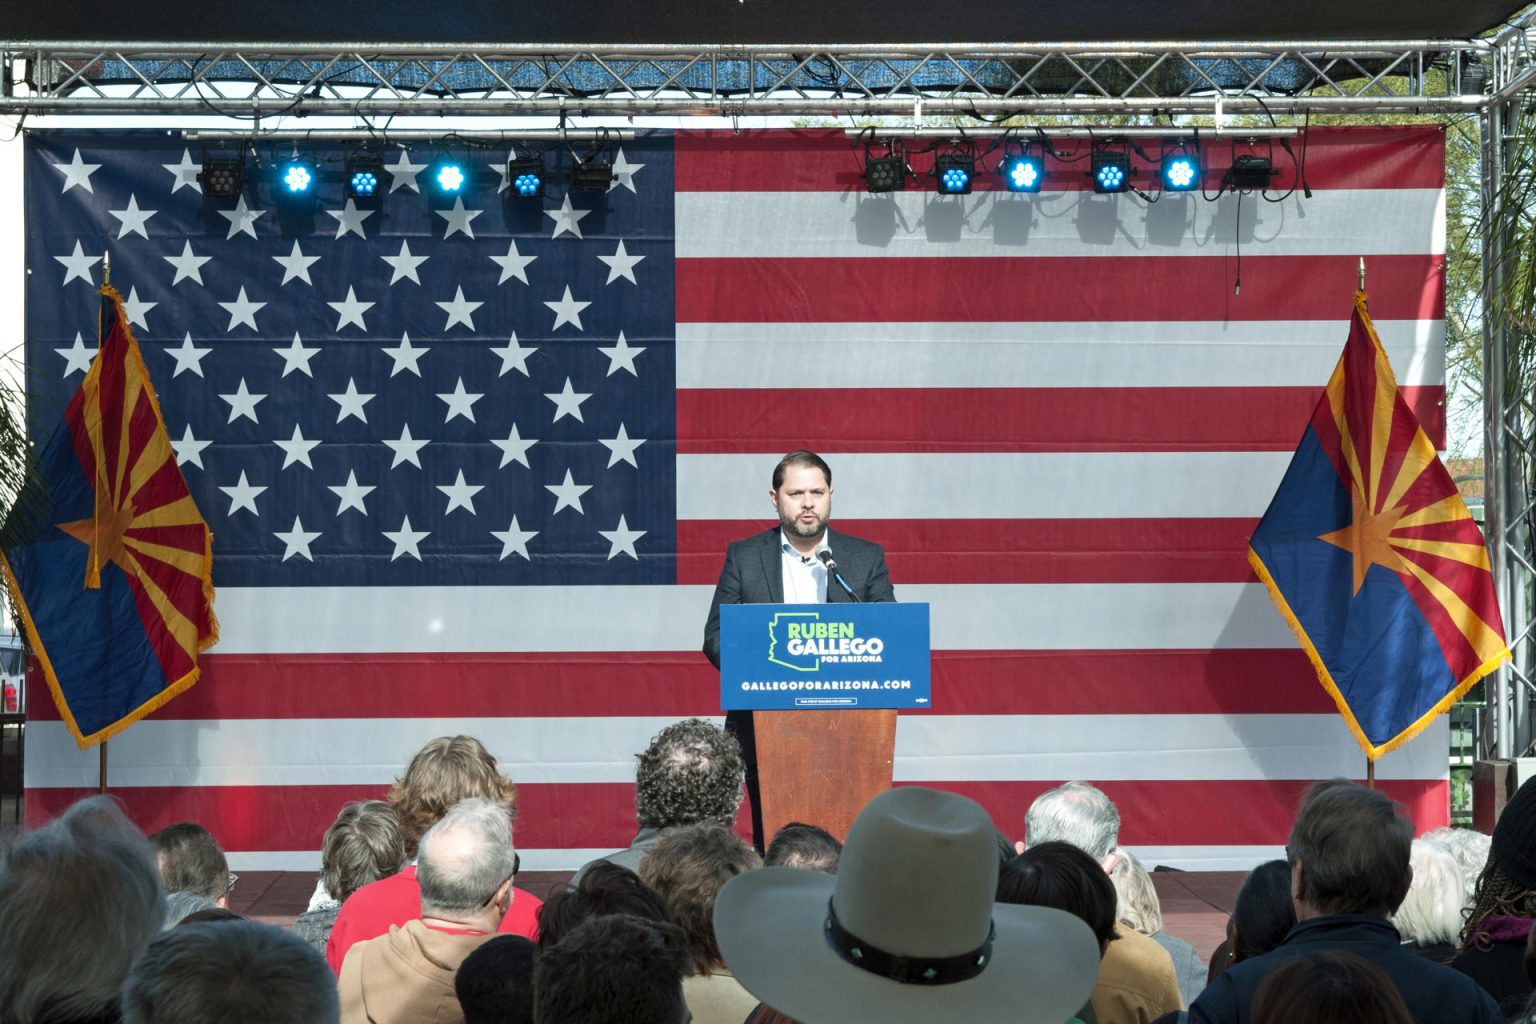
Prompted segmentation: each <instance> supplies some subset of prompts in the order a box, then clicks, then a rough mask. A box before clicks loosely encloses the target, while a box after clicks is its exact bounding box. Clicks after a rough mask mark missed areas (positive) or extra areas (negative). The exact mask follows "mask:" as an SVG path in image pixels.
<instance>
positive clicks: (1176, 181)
mask: <svg viewBox="0 0 1536 1024" xmlns="http://www.w3.org/2000/svg"><path fill="white" fill-rule="evenodd" d="M1161 175H1162V182H1163V191H1165V192H1193V191H1195V190H1196V189H1197V188H1199V187H1200V183H1201V166H1200V148H1199V145H1198V144H1196V145H1194V146H1191V145H1190V144H1188V143H1186V142H1183V141H1182V140H1181V141H1178V142H1174V143H1171V144H1170V143H1164V145H1163V159H1162V166H1161Z"/></svg>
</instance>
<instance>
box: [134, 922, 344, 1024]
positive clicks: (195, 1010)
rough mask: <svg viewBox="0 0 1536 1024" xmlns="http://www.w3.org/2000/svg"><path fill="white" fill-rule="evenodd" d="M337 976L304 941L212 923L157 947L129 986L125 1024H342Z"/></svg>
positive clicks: (274, 931) (258, 926)
mask: <svg viewBox="0 0 1536 1024" xmlns="http://www.w3.org/2000/svg"><path fill="white" fill-rule="evenodd" d="M340 1019H341V1007H340V1004H339V1002H338V999H337V994H336V976H335V975H334V974H332V973H331V969H330V968H329V967H327V966H326V964H325V960H324V959H323V958H322V957H321V956H320V954H318V953H316V952H315V951H314V950H313V949H311V948H310V946H309V943H307V942H305V941H304V940H303V939H301V938H299V937H297V936H295V935H290V934H288V933H287V932H285V931H283V930H282V929H280V928H274V927H272V926H271V925H268V924H262V923H261V922H259V921H207V922H204V923H201V924H189V925H184V926H182V927H180V928H175V929H172V930H171V931H168V932H166V933H165V934H164V935H162V936H161V937H160V938H158V939H156V940H155V943H154V945H152V946H150V947H149V951H148V952H147V953H145V954H144V958H143V959H142V960H140V961H139V963H138V966H136V967H135V968H134V969H133V972H132V973H131V974H129V975H128V980H127V981H126V982H125V983H124V984H123V1024H202V1022H204V1021H223V1022H227V1024H288V1022H290V1021H305V1022H306V1024H336V1022H337V1021H339V1020H340Z"/></svg>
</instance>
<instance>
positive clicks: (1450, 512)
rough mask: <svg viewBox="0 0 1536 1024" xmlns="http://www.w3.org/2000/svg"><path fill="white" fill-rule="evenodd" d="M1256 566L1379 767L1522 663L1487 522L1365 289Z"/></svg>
mask: <svg viewBox="0 0 1536 1024" xmlns="http://www.w3.org/2000/svg"><path fill="white" fill-rule="evenodd" d="M1248 561H1249V563H1250V564H1251V565H1252V566H1253V568H1254V571H1255V572H1257V573H1258V574H1259V578H1260V579H1262V580H1263V581H1264V585H1265V586H1266V587H1267V588H1268V589H1269V595H1270V597H1271V598H1273V599H1274V602H1275V605H1276V607H1278V608H1279V609H1280V612H1281V614H1282V615H1284V616H1285V618H1286V621H1287V622H1289V623H1290V625H1291V629H1292V630H1293V631H1294V632H1295V633H1296V636H1297V638H1298V639H1300V641H1301V644H1302V646H1303V647H1305V648H1306V651H1307V654H1308V656H1309V657H1310V658H1311V659H1312V664H1313V667H1315V668H1316V669H1317V677H1318V679H1319V680H1320V681H1321V682H1322V684H1323V687H1324V688H1325V689H1327V691H1328V692H1329V693H1330V694H1331V695H1332V696H1333V699H1334V702H1335V703H1336V704H1337V705H1338V707H1339V713H1340V714H1342V715H1343V716H1344V720H1345V721H1346V722H1348V723H1349V728H1350V731H1351V732H1352V733H1354V736H1355V739H1356V740H1358V741H1359V743H1360V746H1361V747H1363V748H1364V749H1365V753H1366V756H1367V757H1368V758H1370V759H1371V760H1373V761H1374V760H1376V759H1377V758H1379V757H1380V756H1381V755H1382V754H1385V753H1387V752H1388V751H1390V750H1394V749H1396V748H1397V747H1399V746H1401V745H1402V744H1404V743H1406V742H1408V740H1410V739H1412V738H1413V737H1414V736H1416V735H1417V734H1418V733H1419V731H1420V730H1422V729H1423V728H1424V727H1425V726H1426V725H1428V724H1429V723H1430V721H1431V720H1432V719H1433V718H1434V716H1436V715H1438V714H1440V713H1441V712H1442V711H1445V710H1446V709H1447V708H1449V707H1450V706H1451V705H1452V704H1454V703H1455V702H1456V700H1457V699H1458V698H1460V697H1461V695H1462V694H1464V693H1466V691H1467V690H1468V689H1469V688H1471V686H1472V684H1473V683H1475V682H1477V681H1478V680H1479V679H1481V678H1482V677H1483V676H1485V675H1487V674H1488V673H1489V672H1491V671H1492V670H1493V669H1494V668H1496V667H1497V666H1498V665H1499V663H1500V662H1502V661H1504V660H1505V659H1506V658H1508V657H1509V648H1508V647H1507V646H1505V643H1504V625H1503V621H1502V619H1501V618H1500V615H1499V605H1498V601H1497V598H1496V596H1495V593H1494V589H1493V576H1492V574H1491V572H1490V568H1489V562H1488V549H1487V547H1486V546H1485V545H1484V543H1483V535H1482V532H1481V531H1480V530H1479V529H1478V526H1477V523H1476V522H1475V521H1474V520H1473V519H1472V515H1471V513H1469V512H1468V511H1467V506H1466V503H1465V502H1463V501H1462V500H1461V495H1460V494H1459V493H1457V490H1456V485H1455V484H1454V483H1452V481H1451V476H1450V474H1449V473H1448V472H1446V469H1445V466H1444V465H1443V464H1442V463H1441V462H1440V458H1439V456H1438V455H1437V454H1436V453H1435V447H1434V445H1433V444H1431V443H1430V440H1429V438H1428V437H1426V436H1425V434H1424V431H1423V429H1422V428H1420V426H1419V423H1418V421H1417V420H1416V419H1415V418H1414V415H1413V413H1412V412H1411V411H1410V410H1409V408H1408V406H1407V404H1406V403H1405V402H1404V401H1403V398H1402V396H1401V395H1400V394H1399V393H1398V389H1397V381H1396V379H1395V378H1394V377H1393V375H1392V368H1391V367H1390V366H1388V365H1387V356H1386V353H1385V352H1384V351H1383V350H1382V347H1381V339H1380V338H1378V337H1377V336H1376V329H1375V328H1374V327H1373V326H1371V318H1370V316H1369V315H1368V314H1367V313H1366V309H1365V293H1364V292H1363V291H1362V292H1356V293H1355V312H1354V316H1353V318H1352V319H1351V321H1350V329H1349V341H1348V342H1346V343H1345V345H1344V354H1343V355H1342V356H1340V357H1339V364H1338V366H1336V367H1335V368H1334V371H1333V376H1332V378H1330V379H1329V381H1328V389H1327V390H1326V391H1325V392H1324V394H1323V397H1322V400H1321V401H1319V402H1318V403H1317V408H1316V409H1315V410H1313V412H1312V420H1311V422H1310V423H1309V424H1308V425H1307V432H1306V433H1305V434H1304V435H1303V436H1302V439H1301V444H1300V445H1298V446H1297V448H1296V454H1295V456H1294V457H1293V458H1292V459H1291V464H1290V467H1289V468H1288V469H1287V470H1286V473H1285V479H1284V480H1282V481H1281V483H1280V489H1279V491H1277V492H1276V493H1275V497H1274V500H1273V501H1271V502H1270V505H1269V510H1268V511H1267V512H1265V513H1264V518H1263V519H1262V520H1260V522H1259V526H1258V529H1257V530H1255V531H1254V534H1253V538H1252V540H1251V541H1250V542H1249V546H1248Z"/></svg>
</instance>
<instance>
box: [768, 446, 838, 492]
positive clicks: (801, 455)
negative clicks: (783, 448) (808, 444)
mask: <svg viewBox="0 0 1536 1024" xmlns="http://www.w3.org/2000/svg"><path fill="white" fill-rule="evenodd" d="M791 466H801V467H803V468H805V469H819V470H821V473H822V476H825V477H826V478H827V486H828V487H831V486H832V467H831V466H829V465H827V460H826V459H823V458H822V457H821V456H820V455H817V454H816V453H815V452H808V451H806V450H805V449H803V448H801V449H798V450H796V451H792V452H790V453H789V454H788V455H786V456H784V457H783V458H782V459H780V460H779V464H778V465H777V466H774V467H773V489H774V490H778V489H779V488H780V487H782V486H784V477H785V476H787V475H788V473H789V467H791Z"/></svg>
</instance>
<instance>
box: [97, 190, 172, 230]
mask: <svg viewBox="0 0 1536 1024" xmlns="http://www.w3.org/2000/svg"><path fill="white" fill-rule="evenodd" d="M107 212H108V213H110V214H111V215H112V216H114V217H116V218H117V219H118V222H119V223H118V227H117V237H118V238H122V237H123V236H124V235H138V236H139V237H140V238H148V237H149V227H148V224H149V218H151V217H153V216H154V215H155V214H157V213H159V212H160V211H159V210H141V209H139V197H138V196H136V195H133V194H129V196H128V208H127V209H125V210H108V211H107Z"/></svg>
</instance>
